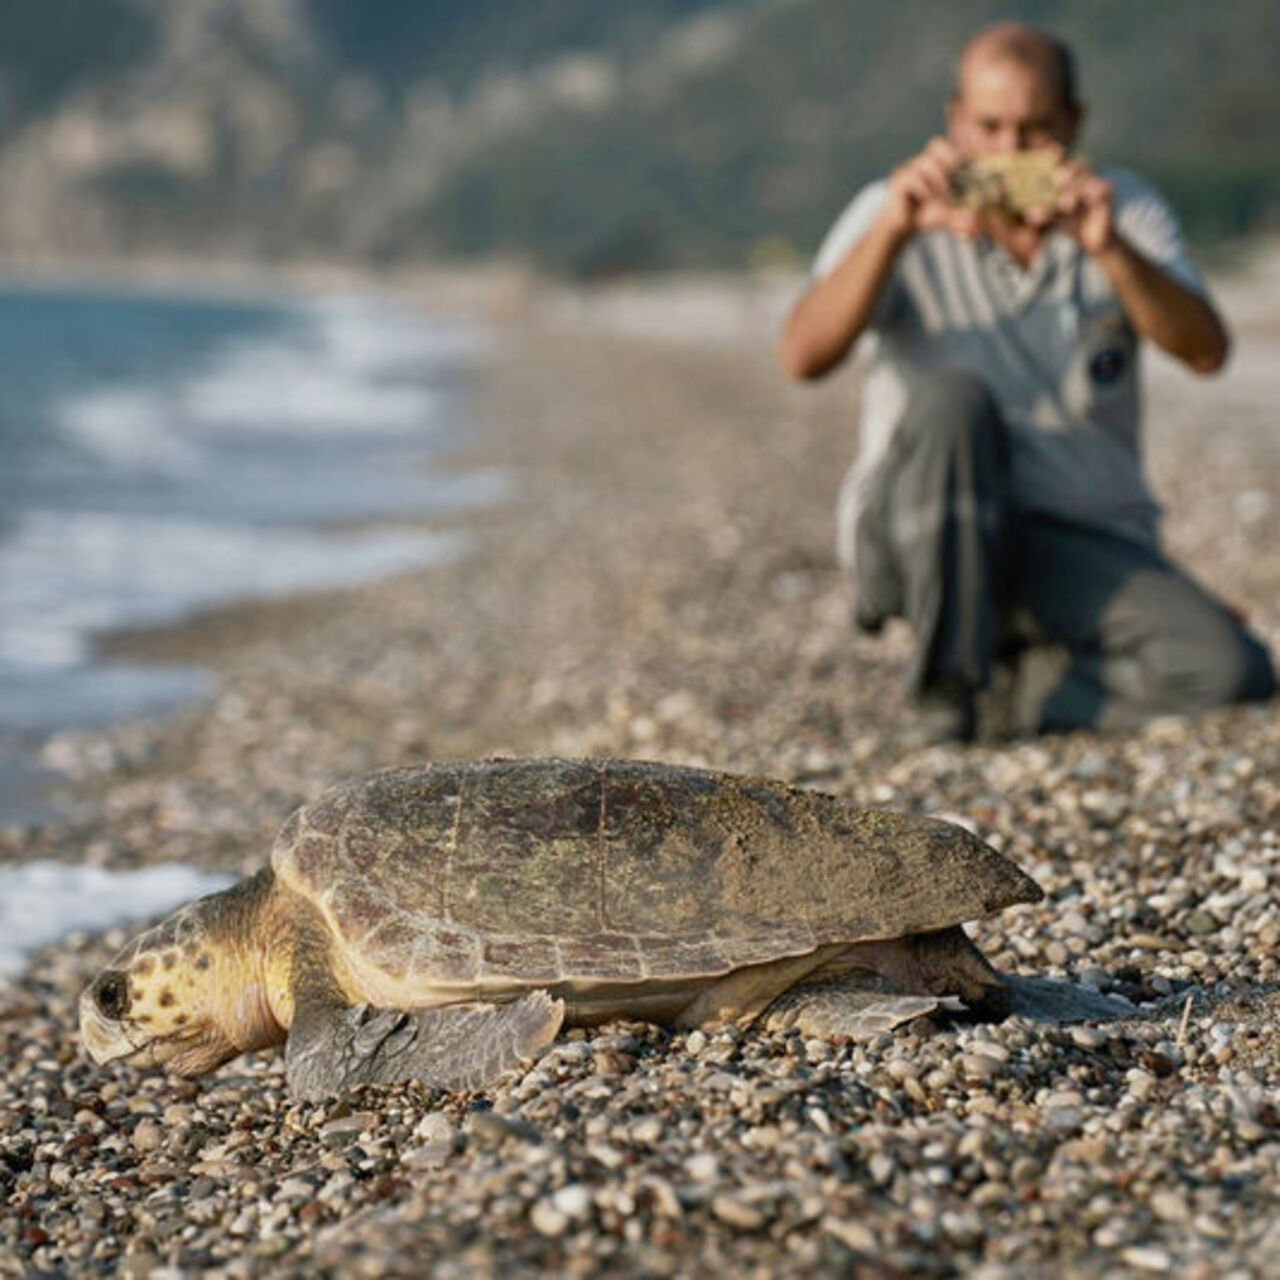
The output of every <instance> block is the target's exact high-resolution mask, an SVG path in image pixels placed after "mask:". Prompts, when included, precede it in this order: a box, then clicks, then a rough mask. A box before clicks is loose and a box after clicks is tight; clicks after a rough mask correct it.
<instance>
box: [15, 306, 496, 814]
mask: <svg viewBox="0 0 1280 1280" xmlns="http://www.w3.org/2000/svg"><path fill="white" fill-rule="evenodd" d="M482 347H483V335H481V334H479V333H477V332H476V331H475V330H464V329H460V328H459V327H458V326H457V325H453V324H450V325H445V324H441V323H434V322H432V321H431V320H430V319H429V318H426V317H425V316H424V315H423V314H421V313H420V312H418V311H417V310H416V309H412V308H408V307H404V306H399V305H396V304H394V303H392V302H390V301H387V300H385V299H382V298H380V297H366V296H357V295H344V296H328V295H326V296H302V297H293V296H269V297H268V296H249V297H228V296H216V297H201V296H185V295H178V294H174V293H171V292H168V293H156V292H152V293H143V292H135V293H131V292H127V291H121V290H108V289H88V288H78V289H72V288H59V289H36V288H29V287H15V286H9V287H0V819H2V818H4V817H6V816H8V817H12V816H13V806H14V805H15V804H19V806H20V802H19V800H18V797H20V796H21V795H23V794H25V792H26V789H27V786H28V783H29V781H30V777H31V775H32V774H33V773H34V772H35V771H36V770H35V766H34V763H33V756H32V749H33V743H38V741H39V739H40V738H41V737H43V736H44V735H47V734H48V733H49V732H50V731H53V730H56V729H59V728H63V727H67V726H83V725H95V724H101V723H104V722H107V721H110V720H114V719H119V718H123V717H132V716H139V715H149V714H154V713H157V712H164V711H167V710H170V709H172V708H174V707H176V706H177V705H179V704H181V703H183V702H185V701H187V700H190V699H192V698H194V697H198V696H200V695H201V694H202V693H204V692H205V691H207V689H208V677H207V676H206V675H205V674H204V673H202V672H200V671H197V670H193V669H190V668H185V667H173V666H160V665H154V664H133V663H125V662H107V661H104V660H102V658H101V657H100V655H99V654H98V653H97V652H96V649H95V639H96V637H98V636H100V635H101V634H102V633H104V632H107V631H110V630H113V629H119V628H125V627H139V626H154V625H161V624H165V623H169V622H173V621H176V620H178V619H181V618H183V617H185V616H187V615H190V614H192V613H194V612H197V611H199V610H202V609H208V608H211V607H215V606H219V605H224V604H228V603H231V602H235V601H240V600H245V599H251V598H262V597H275V596H282V595H286V594H290V593H295V592H299V591H308V590H320V589H328V588H335V587H341V586H346V585H350V584H354V583H357V582H362V581H366V580H369V579H372V578H376V577H380V576H385V575H390V574H395V573H398V572H402V571H405V570H408V569H411V568H414V567H416V566H419V565H422V564H424V563H428V562H430V561H432V560H434V559H438V558H439V557H441V556H444V555H447V554H451V553H452V552H453V551H454V549H455V546H456V544H455V542H454V541H452V540H450V539H449V538H447V537H446V536H444V535H443V534H440V533H436V532H432V531H430V530H428V529H426V528H425V527H423V518H424V517H425V516H429V515H431V514H433V513H436V512H439V511H440V510H442V509H444V508H446V507H450V506H454V505H457V504H460V503H464V502H473V501H477V500H484V499H486V498H488V497H491V496H492V495H493V493H494V491H495V486H496V485H497V484H498V483H500V481H499V480H497V479H495V477H493V476H485V475H479V476H476V475H472V476H462V477H460V476H458V475H456V474H447V473H446V472H445V471H444V470H443V469H442V468H441V467H440V465H439V460H440V458H441V455H442V453H443V451H444V450H445V449H446V448H447V447H448V446H449V445H450V444H451V443H453V442H455V441H456V440H457V438H458V436H459V435H460V433H461V432H462V431H464V430H465V424H464V421H463V412H462V401H463V386H464V384H465V378H463V377H462V376H461V371H463V370H464V369H466V368H467V367H468V366H469V365H471V364H473V363H474V361H475V360H476V359H477V357H478V356H479V355H480V353H481V349H482ZM6 809H8V811H9V812H6Z"/></svg>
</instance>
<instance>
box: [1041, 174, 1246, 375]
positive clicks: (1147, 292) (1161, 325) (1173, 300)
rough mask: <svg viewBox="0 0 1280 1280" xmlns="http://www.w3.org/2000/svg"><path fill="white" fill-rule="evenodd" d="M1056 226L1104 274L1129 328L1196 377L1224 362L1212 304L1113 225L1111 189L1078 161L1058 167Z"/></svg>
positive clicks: (1221, 327) (1227, 343) (1225, 337)
mask: <svg viewBox="0 0 1280 1280" xmlns="http://www.w3.org/2000/svg"><path fill="white" fill-rule="evenodd" d="M1058 190H1059V202H1058V221H1059V223H1060V225H1061V226H1062V227H1063V229H1064V230H1065V231H1067V232H1068V234H1070V235H1073V236H1074V237H1075V238H1076V239H1077V240H1078V241H1079V242H1080V245H1081V247H1082V248H1083V249H1084V250H1085V252H1086V253H1088V254H1090V255H1091V256H1092V257H1093V258H1094V260H1095V261H1096V262H1097V263H1098V265H1099V266H1100V267H1101V268H1102V270H1103V271H1104V272H1105V273H1106V276H1107V279H1108V280H1109V281H1110V282H1111V287H1112V288H1113V289H1114V290H1115V291H1116V295H1117V297H1118V298H1119V299H1120V303H1121V305H1122V306H1123V307H1124V310H1125V314H1126V315H1127V316H1128V317H1129V322H1130V324H1132V325H1133V327H1134V328H1135V329H1136V330H1137V331H1138V333H1139V334H1140V335H1141V336H1142V337H1144V338H1146V339H1148V340H1149V341H1151V342H1154V343H1155V344H1156V346H1158V347H1159V348H1160V349H1161V350H1162V351H1167V352H1168V353H1169V355H1171V356H1174V357H1175V358H1176V359H1178V360H1181V361H1182V362H1183V363H1184V364H1185V365H1187V366H1188V367H1189V368H1191V369H1194V370H1195V372H1196V373H1206V374H1207V373H1216V372H1217V371H1218V370H1219V369H1221V368H1222V366H1223V365H1224V364H1226V362H1227V355H1228V353H1229V351H1230V349H1231V337H1230V335H1229V334H1228V332H1227V327H1226V325H1225V324H1224V323H1223V322H1222V318H1221V317H1220V316H1219V315H1218V313H1217V311H1216V310H1215V308H1214V306H1213V304H1212V303H1211V302H1210V301H1209V300H1208V299H1207V298H1205V297H1203V296H1202V295H1201V294H1199V293H1197V292H1196V291H1195V290H1193V289H1189V288H1187V286H1186V285H1184V284H1182V283H1180V282H1179V281H1178V280H1175V279H1174V277H1173V276H1171V275H1169V274H1168V272H1166V271H1164V270H1163V269H1162V268H1161V267H1160V266H1158V265H1157V264H1156V263H1155V262H1152V261H1151V259H1150V258H1148V257H1146V256H1145V255H1144V254H1143V253H1142V252H1141V251H1140V250H1139V249H1137V248H1136V247H1135V246H1134V245H1133V244H1131V243H1130V242H1129V241H1128V240H1127V239H1126V238H1125V236H1124V235H1123V233H1122V232H1121V231H1120V230H1119V228H1118V227H1117V226H1116V218H1115V203H1114V193H1113V191H1112V188H1111V184H1110V183H1109V182H1107V181H1106V179H1104V178H1101V177H1099V176H1098V175H1097V174H1096V173H1094V172H1093V170H1092V169H1090V168H1089V167H1088V165H1086V164H1085V163H1084V162H1083V161H1079V160H1071V161H1068V162H1067V163H1066V164H1064V165H1062V166H1061V169H1060V170H1059V177H1058Z"/></svg>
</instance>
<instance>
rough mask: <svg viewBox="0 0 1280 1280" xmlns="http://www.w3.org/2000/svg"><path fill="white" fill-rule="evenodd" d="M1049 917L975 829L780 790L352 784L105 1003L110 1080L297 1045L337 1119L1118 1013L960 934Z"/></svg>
mask: <svg viewBox="0 0 1280 1280" xmlns="http://www.w3.org/2000/svg"><path fill="white" fill-rule="evenodd" d="M1041 896H1042V895H1041V891H1040V889H1039V887H1038V886H1037V885H1036V884H1035V882H1034V881H1032V880H1031V879H1029V878H1028V877H1027V876H1026V875H1024V874H1023V873H1022V872H1021V871H1019V870H1018V868H1017V867H1015V866H1014V865H1013V863H1011V862H1010V861H1009V860H1008V859H1007V858H1004V857H1003V856H1001V855H1000V854H999V853H997V852H996V851H995V850H994V849H992V848H990V847H989V846H988V845H986V844H984V843H983V842H982V841H981V840H979V839H978V838H977V837H975V836H973V835H971V834H970V833H969V832H968V831H966V830H964V829H963V828H961V827H959V826H955V825H952V824H950V823H947V822H942V821H939V820H935V819H928V818H917V817H906V816H903V815H900V814H895V813H890V812H884V811H879V810H859V809H855V808H853V807H851V806H850V805H849V804H847V803H844V802H842V801H841V800H839V799H837V798H835V797H833V796H829V795H824V794H821V793H819V792H815V791H808V790H802V789H797V788H793V787H789V786H785V785H783V784H782V783H779V782H773V781H769V780H765V779H760V778H747V777H738V776H733V775H729V774H723V773H713V772H709V771H706V770H702V769H691V768H680V767H676V766H672V765H664V764H651V763H642V762H636V761H621V760H595V761H567V760H523V761H521V760H491V761H483V762H469V763H453V764H428V765H422V766H414V767H409V768H397V769H389V770H384V771H381V772H378V773H374V774H372V775H370V776H368V777H364V778H359V779H355V780H353V781H350V782H347V783H344V784H341V785H338V786H336V787H334V788H332V789H331V790H329V791H327V792H326V793H325V794H323V795H322V796H321V797H320V798H319V799H318V800H316V801H315V802H314V803H312V804H309V805H306V806H304V807H303V808H301V809H299V810H297V812H295V813H294V814H293V816H292V817H290V818H289V819H288V821H287V822H286V823H285V825H284V827H283V829H282V830H281V832H280V835H279V837H278V838H277V839H276V842H275V846H274V848H273V850H272V853H271V862H270V865H269V866H268V867H267V868H265V869H264V870H262V871H260V872H259V873H258V874H257V875H255V876H253V877H252V878H250V879H248V880H245V881H243V882H241V883H240V884H238V885H236V886H234V887H233V888H230V889H227V890H225V891H224V892H222V893H217V894H213V895H212V896H210V897H207V898H203V899H201V900H200V901H198V902H195V903H192V904H191V905H189V906H187V907H184V908H182V909H181V910H179V911H178V912H176V913H175V914H174V915H173V916H171V917H170V918H169V919H168V920H166V921H165V922H164V923H163V924H160V925H158V926H156V927H155V928H153V929H151V930H149V931H148V932H146V933H143V934H142V935H141V936H140V937H138V938H137V939H136V940H135V941H133V942H132V943H131V944H129V945H128V946H126V947H125V948H124V950H123V951H121V953H120V954H119V955H118V956H116V958H115V959H114V960H113V961H112V962H111V963H110V964H109V965H108V966H107V967H106V968H105V969H104V970H103V971H102V972H101V973H100V974H99V975H98V976H97V977H96V978H95V979H94V981H93V982H92V984H91V985H90V986H89V987H88V989H87V990H86V991H85V993H84V995H83V996H82V998H81V1002H80V1016H81V1032H82V1036H83V1039H84V1043H85V1045H86V1046H87V1047H88V1050H89V1052H90V1054H92V1056H93V1057H94V1058H95V1059H96V1060H97V1061H98V1062H108V1061H110V1060H112V1059H114V1058H126V1057H128V1058H133V1059H135V1060H137V1061H138V1062H141V1063H163V1064H164V1065H165V1066H167V1067H168V1068H169V1069H170V1070H172V1071H174V1072H176V1073H177V1074H180V1075H198V1074H201V1073H203V1072H205V1071H209V1070H211V1069H212V1068H213V1067H215V1066H217V1065H218V1064H219V1063H221V1062H224V1061H226V1060H227V1059H229V1058H232V1057H234V1056H235V1055H236V1054H239V1053H242V1052H245V1051H246V1050H250V1049H261V1048H265V1047H267V1046H270V1045H275V1044H279V1043H281V1042H282V1041H283V1042H285V1062H286V1068H287V1074H288V1081H289V1085H290V1088H291V1090H292V1091H293V1092H294V1093H295V1094H296V1095H298V1096H302V1097H315V1096H320V1095H324V1094H327V1093H331V1092H336V1091H340V1090H342V1089H344V1088H347V1087H350V1086H353V1085H357V1084H361V1083H368V1082H388V1081H395V1080H405V1079H417V1080H421V1081H423V1082H425V1083H427V1084H433V1085H439V1086H443V1087H479V1086H481V1085H484V1084H487V1083H489V1082H491V1081H492V1080H493V1079H494V1078H496V1077H497V1076H498V1075H500V1074H502V1073H503V1072H505V1071H507V1070H509V1069H511V1068H513V1067H515V1066H517V1065H519V1064H520V1063H521V1062H522V1061H525V1060H527V1059H528V1058H530V1057H532V1056H533V1055H534V1054H535V1053H536V1052H537V1051H538V1050H539V1049H541V1048H542V1047H543V1046H545V1045H546V1044H548V1043H549V1042H550V1041H551V1040H552V1039H553V1038H554V1037H555V1035H556V1033H557V1032H558V1031H559V1029H560V1028H561V1026H562V1025H563V1024H566V1023H567V1024H569V1025H575V1024H576V1025H583V1024H592V1023H597V1022H600V1021H603V1020H605V1019H608V1018H612V1017H618V1016H623V1017H634V1018H641V1019H646V1020H650V1021H654V1022H658V1023H664V1024H666V1025H669V1026H672V1027H676V1028H693V1027H714V1026H722V1025H725V1024H728V1023H737V1024H740V1025H744V1026H745V1025H747V1024H750V1023H752V1022H756V1021H759V1022H760V1023H761V1024H762V1025H763V1026H765V1027H766V1028H773V1029H777V1028H782V1029H785V1028H790V1027H794V1028H796V1029H798V1030H800V1031H801V1032H803V1033H804V1034H805V1035H808V1036H819V1037H826V1038H858V1037H862V1036H866V1035H868V1034H874V1033H876V1032H878V1031H882V1030H885V1029H887V1028H890V1027H893V1026H895V1025H897V1024H898V1023H901V1022H904V1021H908V1020H910V1019H913V1018H916V1017H918V1016H920V1015H922V1014H925V1013H928V1012H931V1011H934V1010H937V1009H938V1008H939V1006H940V1005H942V1004H944V1003H947V1002H952V1003H954V1001H955V999H956V998H958V1000H959V1001H962V1002H963V1003H964V1005H966V1006H968V1007H970V1008H971V1009H974V1010H977V1011H981V1012H987V1013H992V1014H996V1015H1003V1014H1005V1013H1008V1012H1009V1011H1010V1010H1017V1011H1019V1012H1032V1013H1044V1014H1047V1015H1048V1016H1055V1017H1062V1018H1071V1017H1093V1016H1098V1017H1101V1016H1107V1015H1108V1014H1113V1013H1114V1012H1115V1009H1114V1007H1113V1006H1112V1005H1110V1004H1109V1003H1108V1002H1107V1001H1105V1000H1103V999H1102V998H1101V997H1098V996H1090V995H1089V994H1088V993H1084V992H1079V991H1076V990H1075V989H1074V988H1071V987H1068V986H1067V985H1066V984H1048V983H1043V982H1037V980H1035V979H1014V978H1010V977H1006V976H1002V975H1000V974H998V973H997V972H996V971H995V970H994V969H992V968H991V966H990V965H989V964H988V963H987V961H986V960H985V959H984V958H983V956H982V954H981V953H980V952H979V951H978V950H977V949H976V948H975V947H974V946H973V944H972V943H971V942H970V941H969V939H968V937H967V936H966V934H965V932H964V930H963V929H962V928H961V927H960V926H961V923H962V922H963V921H966V920H971V919H975V918H977V917H980V916H987V915H990V914H992V913H994V912H996V911H999V910H1001V909H1002V908H1004V907H1008V906H1010V905H1012V904H1014V903H1019V902H1035V901H1036V900H1037V899H1039V898H1040V897H1041Z"/></svg>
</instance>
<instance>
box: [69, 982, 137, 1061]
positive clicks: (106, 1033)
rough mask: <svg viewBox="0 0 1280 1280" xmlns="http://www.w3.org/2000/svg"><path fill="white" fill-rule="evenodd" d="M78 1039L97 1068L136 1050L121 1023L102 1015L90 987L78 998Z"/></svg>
mask: <svg viewBox="0 0 1280 1280" xmlns="http://www.w3.org/2000/svg"><path fill="white" fill-rule="evenodd" d="M80 1039H81V1041H82V1043H83V1044H84V1047H85V1049H86V1050H87V1051H88V1053H89V1056H90V1057H91V1058H92V1059H93V1060H94V1062H96V1063H97V1064H98V1065H99V1066H101V1065H102V1064H103V1063H104V1062H113V1061H115V1059H116V1058H126V1057H128V1056H129V1054H131V1053H133V1052H134V1051H135V1050H136V1048H137V1046H136V1045H135V1044H133V1043H132V1042H131V1041H130V1040H129V1037H128V1035H127V1033H126V1031H125V1027H124V1025H123V1024H122V1023H120V1022H116V1021H114V1020H113V1019H110V1018H107V1017H105V1016H104V1015H103V1013H102V1011H101V1010H100V1009H99V1008H98V1006H97V1004H96V1003H95V1002H94V999H93V988H92V987H91V988H90V989H89V990H88V991H86V992H85V993H84V995H82V996H81V997H80Z"/></svg>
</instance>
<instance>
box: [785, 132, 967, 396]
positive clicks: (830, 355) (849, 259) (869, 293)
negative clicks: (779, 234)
mask: <svg viewBox="0 0 1280 1280" xmlns="http://www.w3.org/2000/svg"><path fill="white" fill-rule="evenodd" d="M960 161H961V156H960V153H959V151H957V150H956V148H955V147H954V146H953V145H952V144H951V143H950V142H949V141H948V140H947V139H945V138H935V139H934V140H933V141H932V142H930V143H929V145H928V146H927V147H925V149H924V150H923V151H922V152H921V153H920V154H919V155H918V156H915V157H914V158H913V159H911V160H908V161H907V162H906V163H905V164H903V165H901V166H899V168H897V169H895V170H894V171H893V173H892V174H891V175H890V178H889V185H888V191H887V193H886V195H885V202H884V205H883V207H882V208H881V209H880V211H879V212H878V213H877V215H876V218H875V221H874V222H872V224H871V226H870V227H869V228H868V229H867V231H866V232H865V234H864V235H863V236H862V238H861V239H860V240H859V241H858V242H857V244H855V245H854V247H853V248H852V249H851V250H850V251H849V253H848V254H847V255H846V256H845V258H844V259H843V261H841V262H840V264H839V265H838V266H837V267H836V268H835V270H834V271H832V272H831V273H830V274H829V275H827V276H825V277H823V278H822V279H821V280H818V281H817V282H816V283H814V284H813V285H811V286H810V287H809V290H808V292H807V293H806V294H805V295H804V296H803V297H802V298H801V299H800V301H799V303H797V304H796V307H795V309H794V310H793V311H792V312H791V315H790V316H789V317H788V318H787V322H786V324H785V325H784V327H783V331H782V341H781V343H780V344H779V347H778V360H779V362H780V363H781V365H782V367H783V369H784V370H785V371H786V373H788V374H789V375H790V376H791V377H793V378H803V379H809V378H820V377H822V375H823V374H825V373H828V372H830V370H832V369H834V368H835V367H836V365H838V364H839V363H840V362H841V361H842V360H843V359H844V358H845V356H847V355H848V354H849V349H850V348H851V347H852V346H853V344H854V343H855V342H856V341H857V340H858V338H859V337H860V336H861V334H862V332H863V331H864V330H865V329H866V327H867V325H868V323H869V322H870V320H871V315H872V313H873V311H874V310H875V305H876V301H877V300H878V299H879V297H880V293H881V291H882V290H883V289H884V287H885V285H886V283H887V282H888V280H889V276H890V275H891V273H892V271H893V265H894V263H895V262H896V261H897V259H898V255H899V254H900V253H901V252H902V250H903V249H904V248H905V247H906V245H907V243H908V242H909V241H910V239H911V237H912V236H914V235H915V234H916V232H917V231H925V230H929V229H932V228H936V227H946V228H948V229H949V230H951V231H953V232H955V233H956V234H957V235H970V236H971V235H976V234H977V231H978V221H977V215H976V214H975V212H974V211H973V210H972V209H966V208H963V207H961V206H958V205H956V204H954V203H953V202H952V200H951V174H952V172H953V171H954V169H955V168H956V166H957V165H958V164H959V163H960Z"/></svg>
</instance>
